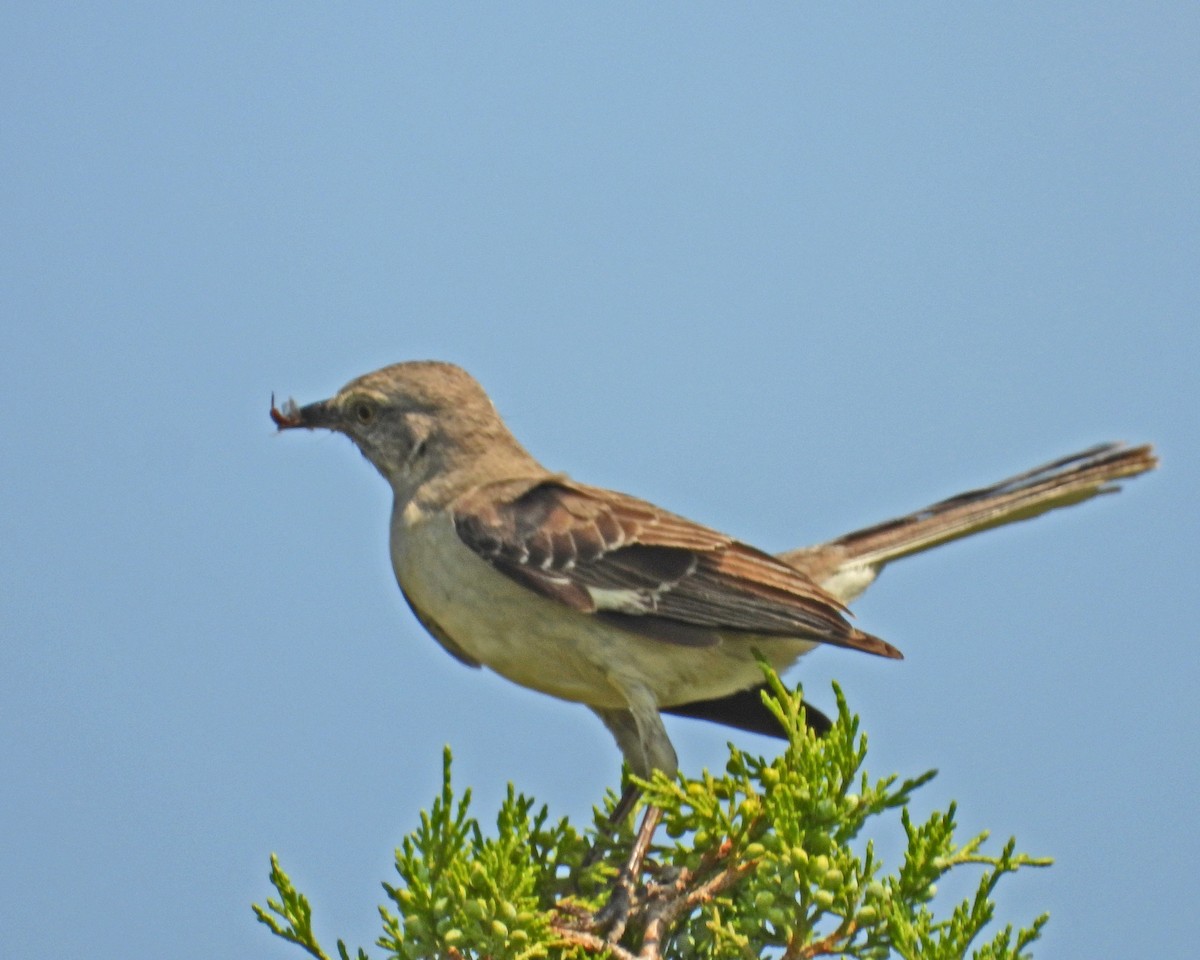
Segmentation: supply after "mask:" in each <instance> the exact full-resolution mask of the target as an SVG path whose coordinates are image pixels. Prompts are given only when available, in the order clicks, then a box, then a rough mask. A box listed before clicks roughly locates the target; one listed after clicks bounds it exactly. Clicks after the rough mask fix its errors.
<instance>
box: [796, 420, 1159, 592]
mask: <svg viewBox="0 0 1200 960" xmlns="http://www.w3.org/2000/svg"><path fill="white" fill-rule="evenodd" d="M1157 465H1158V458H1157V457H1156V456H1155V455H1154V451H1153V449H1152V448H1151V447H1150V446H1149V445H1144V446H1140V447H1127V446H1125V445H1124V444H1121V443H1105V444H1100V445H1099V446H1095V447H1091V448H1090V449H1088V450H1084V451H1082V452H1080V453H1075V454H1072V455H1071V456H1069V457H1063V458H1061V459H1059V460H1055V461H1053V462H1052V463H1047V464H1043V465H1042V466H1040V467H1036V468H1034V469H1033V470H1029V471H1027V472H1025V473H1020V474H1017V475H1016V476H1015V477H1009V478H1008V479H1007V480H1001V481H1000V482H999V483H995V484H992V485H991V486H990V487H983V488H981V489H979V490H968V491H967V492H966V493H960V494H959V495H958V496H955V497H950V498H949V499H947V500H941V501H939V502H938V503H935V504H933V505H931V506H928V507H926V508H925V509H924V510H918V511H916V512H915V513H910V514H908V515H907V516H903V517H897V518H896V519H894V520H888V521H886V522H884V523H879V524H875V525H874V526H871V527H866V528H864V529H862V530H855V531H854V532H853V533H848V534H846V535H845V536H841V537H838V538H837V539H836V540H830V541H829V542H827V543H822V544H819V545H817V546H815V547H805V548H802V549H800V550H792V551H789V552H788V553H784V554H781V555H780V559H781V560H783V561H784V562H785V563H788V564H790V565H791V566H793V567H795V568H796V569H798V570H800V571H802V572H804V573H807V574H808V575H809V576H810V577H812V578H813V579H814V580H816V581H817V583H819V584H821V586H823V587H824V588H825V589H826V590H829V592H830V593H832V594H834V596H836V597H838V598H839V599H840V600H842V601H843V602H849V601H850V600H853V599H854V598H855V597H857V596H858V595H859V594H860V593H862V591H863V590H865V589H866V588H867V587H868V586H869V585H870V583H871V581H872V580H874V579H875V577H876V576H877V575H878V573H879V571H880V570H882V569H883V567H884V565H885V564H887V563H889V562H890V561H892V560H896V559H898V558H900V557H907V556H908V555H909V554H913V553H919V552H921V551H922V550H928V549H930V548H931V547H936V546H939V545H940V544H943V543H947V542H949V541H951V540H957V539H958V538H960V537H966V536H970V535H971V534H973V533H979V532H980V531H981V530H988V529H991V528H992V527H999V526H1003V525H1004V524H1006V523H1014V522H1016V521H1018V520H1029V519H1031V518H1033V517H1036V516H1038V515H1039V514H1043V513H1046V512H1047V511H1049V510H1057V509H1058V508H1059V507H1067V506H1071V505H1072V504H1075V503H1080V502H1081V501H1084V500H1089V499H1091V498H1092V497H1094V496H1096V495H1098V494H1102V493H1113V492H1115V491H1116V490H1118V489H1119V487H1118V486H1117V485H1116V483H1115V481H1117V480H1121V479H1124V478H1126V477H1135V476H1137V475H1138V474H1140V473H1145V472H1146V471H1148V470H1153V469H1154V468H1155V467H1156V466H1157Z"/></svg>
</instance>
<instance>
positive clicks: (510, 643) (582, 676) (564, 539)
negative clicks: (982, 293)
mask: <svg viewBox="0 0 1200 960" xmlns="http://www.w3.org/2000/svg"><path fill="white" fill-rule="evenodd" d="M271 417H272V419H273V420H274V422H275V424H276V425H277V426H278V428H279V429H280V430H287V429H293V428H297V427H304V428H307V429H326V430H333V431H336V432H338V433H343V434H345V435H346V436H348V437H349V438H350V439H351V440H352V441H353V442H354V443H355V445H356V446H357V447H358V448H359V450H361V451H362V453H363V456H365V457H366V458H367V459H368V460H370V461H371V463H373V464H374V465H375V468H376V469H377V470H378V471H379V472H380V473H381V474H382V475H383V476H384V478H385V479H386V480H387V481H388V483H390V484H391V487H392V491H393V494H394V496H395V501H394V506H393V509H392V520H391V556H392V566H393V567H394V569H395V573H396V581H397V582H398V583H399V585H400V590H401V591H402V592H403V594H404V597H405V599H406V600H407V601H408V604H409V606H410V607H411V608H412V611H413V613H414V614H415V615H416V617H417V619H418V620H419V621H420V622H421V624H422V625H423V626H424V627H425V629H426V630H428V631H429V633H431V634H432V635H433V636H434V638H435V639H436V640H438V642H440V643H441V644H442V646H443V647H445V648H446V650H448V651H449V652H450V653H451V654H452V655H453V656H455V657H457V658H458V659H459V660H461V661H462V662H464V663H466V664H469V665H470V666H474V667H479V666H487V667H490V668H491V669H493V670H495V671H496V672H497V673H499V674H502V675H503V676H505V677H507V678H508V679H509V680H512V681H513V682H515V683H519V684H521V685H522V686H525V687H531V688H533V689H534V690H540V691H542V692H543V693H548V694H550V695H551V696H555V697H558V698H560V699H563V700H571V701H575V702H578V703H582V704H585V705H586V706H588V707H590V708H591V709H592V710H593V711H594V712H595V713H596V714H597V715H598V716H599V717H600V719H601V720H603V721H604V723H605V725H606V726H607V727H608V729H609V730H610V731H611V732H612V735H613V736H614V737H615V739H616V741H617V744H618V746H619V747H620V749H621V752H622V753H623V754H624V756H625V759H626V761H627V762H628V764H629V767H630V769H631V770H632V771H633V772H634V773H635V774H637V775H638V776H640V777H643V778H645V777H649V776H650V775H651V773H652V771H653V770H655V769H658V770H662V771H664V772H666V773H668V774H669V773H673V772H674V771H675V769H676V758H675V750H674V748H673V747H672V746H671V741H670V739H669V738H668V737H667V732H666V730H665V729H664V728H663V723H662V718H661V714H662V713H664V712H666V713H676V714H682V715H685V716H692V717H699V718H702V719H707V720H712V721H716V722H718V723H724V724H728V725H730V726H734V727H740V728H743V729H747V730H754V731H758V732H762V733H773V734H776V735H779V732H780V731H779V729H778V726H777V724H776V721H775V719H774V717H773V716H772V715H771V714H770V713H769V712H768V711H767V710H766V708H765V707H764V706H763V704H762V702H761V699H760V697H759V693H758V691H759V689H760V688H761V686H762V681H763V678H762V672H761V670H760V668H759V664H758V662H757V659H756V658H757V656H758V655H761V656H762V657H764V658H765V659H766V660H767V661H768V662H769V663H770V664H771V666H772V667H774V668H775V669H776V670H777V671H783V670H784V669H786V668H787V667H788V666H790V665H791V664H792V663H793V662H794V661H795V660H796V659H797V658H798V657H800V656H801V655H802V654H804V653H807V652H808V651H809V650H811V649H812V648H813V647H815V646H816V645H817V644H820V643H827V644H832V645H834V646H840V647H848V648H850V649H853V650H862V651H865V652H867V653H872V654H876V655H877V656H882V657H890V658H897V659H898V658H899V657H900V652H899V651H898V650H897V649H896V648H895V647H893V646H892V645H891V644H889V643H887V642H886V641H884V640H881V639H879V638H878V637H875V636H872V635H871V634H869V633H864V632H863V631H861V630H859V629H858V628H856V627H855V626H853V625H852V624H850V623H849V622H848V621H847V619H846V613H847V610H846V604H848V603H849V602H851V601H852V600H854V599H855V598H856V597H857V596H858V595H859V594H861V593H862V592H863V590H865V589H866V588H867V587H868V586H869V585H870V584H871V582H872V581H873V580H874V579H875V577H876V576H877V575H878V574H879V571H880V570H881V569H882V568H883V566H884V565H885V564H887V563H888V562H890V561H892V560H895V559H897V558H898V557H904V556H907V555H909V554H912V553H917V552H919V551H921V550H926V549H928V548H930V547H934V546H937V545H939V544H942V543H945V542H947V541H949V540H954V539H956V538H958V537H963V536H967V535H969V534H972V533H976V532H978V531H980V530H986V529H988V528H990V527H994V526H999V525H1001V524H1005V523H1010V522H1013V521H1015V520H1024V519H1027V518H1030V517H1034V516H1037V515H1038V514H1040V513H1044V512H1046V511H1047V510H1052V509H1055V508H1057V507H1062V506H1067V505H1069V504H1073V503H1078V502H1079V501H1081V500H1086V499H1088V498H1090V497H1092V496H1095V495H1096V494H1098V493H1105V492H1109V491H1111V490H1114V489H1116V488H1115V487H1114V486H1113V485H1112V482H1113V481H1115V480H1118V479H1120V478H1123V477H1132V476H1135V475H1137V474H1140V473H1143V472H1145V471H1147V470H1150V469H1152V468H1153V467H1154V466H1155V465H1156V464H1157V460H1156V459H1155V457H1154V454H1153V452H1152V450H1151V448H1150V447H1149V446H1140V447H1133V448H1130V447H1125V446H1123V445H1120V444H1105V445H1102V446H1097V447H1093V448H1091V449H1089V450H1085V451H1083V452H1082V453H1078V454H1074V455H1072V456H1069V457H1064V458H1062V459H1061V460H1056V461H1054V462H1053V463H1049V464H1046V465H1045V466H1042V467H1038V468H1037V469H1035V470H1031V471H1029V472H1028V473H1024V474H1020V475H1019V476H1016V477H1012V478H1010V479H1008V480H1004V481H1001V482H1000V483H997V484H995V485H993V486H990V487H985V488H982V489H979V490H972V491H969V492H967V493H963V494H960V495H958V496H956V497H951V498H950V499H948V500H943V501H941V502H939V503H936V504H934V505H932V506H930V507H927V508H925V509H924V510H919V511H917V512H916V513H913V514H909V515H908V516H904V517H899V518H897V519H894V520H889V521H887V522H886V523H881V524H879V525H877V526H874V527H868V528H867V529H864V530H859V531H856V532H854V533H849V534H847V535H845V536H843V537H839V538H838V539H836V540H831V541H829V542H828V543H823V544H820V545H818V546H814V547H807V548H804V549H800V550H793V551H790V552H788V553H783V554H779V555H778V556H772V555H770V554H768V553H764V552H763V551H761V550H757V549H755V548H754V547H752V546H749V545H747V544H744V543H741V542H739V541H738V540H736V539H734V538H733V537H730V536H726V535H725V534H722V533H718V532H717V531H715V530H712V529H710V528H708V527H705V526H701V525H700V524H698V523H694V522H693V521H691V520H687V519H685V518H683V517H680V516H677V515H676V514H673V513H669V512H667V511H666V510H663V509H661V508H659V507H656V506H654V505H653V504H650V503H647V502H645V501H644V500H639V499H637V498H635V497H631V496H627V495H626V494H622V493H614V492H612V491H610V490H602V489H600V488H597V487H591V486H586V485H584V484H581V483H577V482H575V481H573V480H570V479H568V478H567V477H566V476H565V475H563V474H561V473H552V472H551V471H549V470H547V469H546V468H545V467H543V466H542V465H541V464H539V463H538V462H537V461H536V460H535V459H534V458H533V457H532V456H531V455H530V454H529V453H528V452H527V451H526V450H525V448H524V447H523V446H521V444H520V443H519V442H518V441H517V440H516V438H515V437H513V435H512V434H511V433H510V432H509V430H508V428H507V427H506V426H505V424H504V422H503V421H502V420H501V419H500V416H499V415H498V414H497V412H496V410H495V408H494V407H493V405H492V402H491V400H490V399H489V398H488V396H487V394H486V393H484V391H483V388H482V387H480V385H479V384H478V383H476V382H475V380H474V379H473V378H472V377H471V376H470V375H468V374H467V373H466V372H465V371H463V370H461V369H460V368H458V367H456V366H453V365H451V364H448V363H439V362H432V361H425V362H412V363H400V364H396V365H394V366H390V367H385V368H383V369H382V370H378V371H376V372H374V373H369V374H367V375H366V376H363V377H359V378H358V379H357V380H352V381H351V382H350V383H348V384H347V385H346V386H345V387H343V388H342V389H341V390H340V391H338V393H337V394H336V395H335V396H334V397H332V398H330V399H329V400H323V401H320V402H318V403H312V404H309V405H307V406H303V407H298V406H297V405H296V404H295V403H294V402H293V401H291V400H289V401H288V402H287V403H285V404H284V405H283V408H282V410H280V409H276V407H275V406H274V402H272V407H271ZM808 709H809V713H808V716H809V722H810V724H812V725H814V726H817V727H818V728H819V727H821V726H824V725H827V723H828V721H827V720H825V718H823V717H821V716H820V714H818V713H816V711H815V710H813V709H812V708H808Z"/></svg>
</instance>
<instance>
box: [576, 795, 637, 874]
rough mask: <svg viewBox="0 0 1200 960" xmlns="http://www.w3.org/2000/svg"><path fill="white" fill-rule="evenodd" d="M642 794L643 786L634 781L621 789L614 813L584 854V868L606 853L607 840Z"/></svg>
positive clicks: (582, 865) (609, 816)
mask: <svg viewBox="0 0 1200 960" xmlns="http://www.w3.org/2000/svg"><path fill="white" fill-rule="evenodd" d="M641 795H642V788H641V787H639V786H637V785H635V784H632V783H630V784H627V785H626V787H625V789H624V790H622V791H621V799H619V800H618V801H617V805H616V806H615V807H613V810H612V813H610V814H609V815H608V817H607V819H606V820H605V823H604V826H602V827H600V829H599V831H598V832H597V835H596V841H595V843H593V844H592V846H591V849H589V850H588V852H587V853H586V854H584V857H583V861H582V863H581V864H580V866H581V867H582V868H583V869H585V870H586V869H587V868H588V867H590V866H592V865H593V864H595V863H596V862H597V861H598V860H599V859H600V857H601V856H602V855H603V853H604V848H605V846H606V841H608V840H611V839H612V835H613V833H615V832H616V829H617V827H619V826H620V825H621V821H623V820H624V819H625V818H626V817H627V816H629V814H630V813H632V812H633V808H634V806H636V805H637V802H638V799H639V798H640V797H641Z"/></svg>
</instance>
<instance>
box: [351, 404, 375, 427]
mask: <svg viewBox="0 0 1200 960" xmlns="http://www.w3.org/2000/svg"><path fill="white" fill-rule="evenodd" d="M354 419H355V420H357V421H358V422H359V423H361V424H362V425H363V426H364V427H365V426H366V425H367V424H369V423H370V422H371V421H372V420H374V419H375V408H374V407H373V406H372V405H371V404H369V403H367V402H366V401H365V400H360V401H359V402H358V403H356V404H355V405H354Z"/></svg>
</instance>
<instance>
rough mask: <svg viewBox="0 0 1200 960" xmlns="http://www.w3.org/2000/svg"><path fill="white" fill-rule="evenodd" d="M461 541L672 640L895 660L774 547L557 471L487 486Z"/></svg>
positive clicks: (550, 592) (547, 591)
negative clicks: (748, 643) (833, 650)
mask: <svg viewBox="0 0 1200 960" xmlns="http://www.w3.org/2000/svg"><path fill="white" fill-rule="evenodd" d="M453 513H454V523H455V529H456V531H457V533H458V536H459V538H460V539H461V540H462V541H463V543H464V544H466V545H467V546H468V547H470V548H471V549H472V550H473V551H474V552H475V553H476V554H478V555H479V556H480V557H482V558H483V559H484V560H486V561H487V562H489V563H490V564H492V566H494V567H495V568H496V569H497V570H499V571H500V572H501V573H503V574H505V575H506V576H508V577H510V578H511V579H513V580H515V581H517V582H518V583H521V584H522V585H524V586H526V587H528V588H530V589H531V590H534V591H536V592H537V593H540V594H542V595H543V596H546V597H549V598H551V599H553V600H556V601H558V602H560V603H563V604H565V605H567V606H569V607H571V608H572V609H575V610H578V611H580V612H583V613H589V614H598V615H602V616H605V617H606V619H609V620H611V621H612V622H614V623H616V624H618V625H620V626H622V627H623V628H625V629H630V630H632V631H634V632H636V633H639V634H643V635H647V636H652V637H656V638H657V639H661V640H663V641H664V642H668V643H676V644H688V645H696V644H712V643H716V642H718V641H719V639H720V635H721V634H723V633H728V632H735V633H745V634H750V635H757V636H763V635H769V636H781V637H796V638H799V639H805V640H813V641H817V642H821V643H830V644H835V645H838V646H845V647H851V648H854V649H858V650H864V651H867V652H869V653H874V654H878V655H880V656H886V657H899V656H900V653H899V651H898V650H896V649H895V648H894V647H892V646H891V645H890V644H887V643H885V642H884V641H882V640H880V639H878V638H877V637H873V636H871V635H870V634H867V633H863V632H862V631H860V630H857V629H855V628H854V627H853V626H851V625H850V624H849V623H848V622H847V620H846V618H845V616H844V613H845V607H844V606H842V604H840V603H839V602H838V601H837V600H836V599H835V598H834V597H833V596H832V595H831V594H829V593H827V592H826V591H824V590H823V589H822V588H821V587H820V586H818V585H817V584H816V583H815V582H814V581H813V580H812V579H810V578H809V577H808V576H807V575H806V574H804V573H801V572H799V571H797V570H795V569H793V568H791V567H789V566H787V565H786V564H784V563H782V562H781V561H779V560H777V559H775V558H774V557H772V556H770V555H769V554H767V553H763V552H762V551H759V550H756V549H754V548H753V547H750V546H747V545H746V544H743V543H739V542H738V541H736V540H734V539H733V538H732V537H729V536H726V535H725V534H722V533H718V532H717V531H715V530H712V529H709V528H708V527H704V526H701V525H700V524H697V523H693V522H692V521H690V520H687V519H685V518H683V517H680V516H677V515H675V514H672V513H668V512H667V511H665V510H661V509H660V508H658V507H655V506H654V505H653V504H650V503H647V502H646V501H644V500H638V499H637V498H635V497H630V496H628V495H626V494H620V493H613V492H611V491H607V490H600V489H597V488H595V487H586V486H583V485H582V484H575V483H571V482H570V481H567V480H564V479H561V478H550V479H545V480H542V481H540V482H532V483H531V482H513V483H498V484H490V485H488V486H486V487H483V488H481V489H478V490H475V491H473V492H472V493H470V494H468V495H467V496H466V497H463V498H461V499H460V500H459V501H458V502H456V503H455V505H454V508H453Z"/></svg>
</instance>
